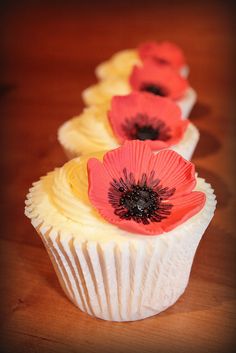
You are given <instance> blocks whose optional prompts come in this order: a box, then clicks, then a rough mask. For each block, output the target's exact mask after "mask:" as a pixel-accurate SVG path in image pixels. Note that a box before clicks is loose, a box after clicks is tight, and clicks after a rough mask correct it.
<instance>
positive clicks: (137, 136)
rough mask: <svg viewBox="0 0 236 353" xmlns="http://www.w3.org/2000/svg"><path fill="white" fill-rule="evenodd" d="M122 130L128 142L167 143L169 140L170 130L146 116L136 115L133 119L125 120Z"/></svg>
mask: <svg viewBox="0 0 236 353" xmlns="http://www.w3.org/2000/svg"><path fill="white" fill-rule="evenodd" d="M122 129H123V131H124V134H125V136H126V138H127V139H129V140H142V141H145V140H153V141H155V140H161V141H167V140H169V139H170V138H171V134H170V132H171V129H170V127H169V126H167V125H166V124H165V122H164V121H162V120H160V119H158V118H156V117H149V116H148V115H146V114H137V115H136V116H135V117H132V118H127V119H126V120H125V122H124V123H123V125H122Z"/></svg>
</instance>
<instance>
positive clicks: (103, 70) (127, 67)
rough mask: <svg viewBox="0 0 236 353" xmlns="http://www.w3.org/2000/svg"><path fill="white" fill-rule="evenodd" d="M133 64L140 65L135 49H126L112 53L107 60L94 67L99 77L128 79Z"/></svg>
mask: <svg viewBox="0 0 236 353" xmlns="http://www.w3.org/2000/svg"><path fill="white" fill-rule="evenodd" d="M134 65H141V60H140V59H139V56H138V52H137V50H134V49H127V50H122V51H119V52H117V53H116V54H114V55H113V56H112V57H111V58H110V59H109V60H107V61H105V62H103V63H101V64H100V65H98V66H97V67H96V70H95V73H96V76H97V77H98V78H99V79H102V80H103V79H107V78H112V77H114V78H116V77H121V78H125V79H128V77H129V75H130V73H131V71H132V69H133V67H134Z"/></svg>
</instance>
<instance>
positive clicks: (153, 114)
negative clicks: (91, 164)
mask: <svg viewBox="0 0 236 353" xmlns="http://www.w3.org/2000/svg"><path fill="white" fill-rule="evenodd" d="M58 140H59V142H60V143H61V145H62V147H63V149H64V151H65V153H66V155H67V156H68V157H69V158H73V157H77V156H80V155H84V154H87V153H93V152H97V151H100V150H110V149H113V148H115V147H118V146H120V145H122V144H123V143H124V142H125V141H126V140H142V141H145V143H147V144H148V145H149V146H150V148H151V149H152V151H154V152H157V151H160V150H161V149H167V148H168V149H172V150H175V151H176V152H178V153H179V154H180V155H182V156H183V157H184V158H185V159H187V160H190V159H191V157H192V154H193V152H194V150H195V147H196V145H197V142H198V140H199V132H198V130H197V128H196V127H195V126H194V125H193V124H192V123H190V122H189V120H183V119H182V116H181V110H180V108H179V107H178V106H177V105H176V104H175V103H174V102H173V101H171V100H170V99H168V98H163V97H159V96H155V95H152V94H148V93H146V92H138V91H137V92H133V93H130V94H128V95H125V96H114V97H113V98H112V100H111V104H110V109H109V108H108V105H107V104H103V105H98V106H91V107H89V108H86V109H85V110H84V111H83V113H82V114H81V115H80V116H78V117H75V118H73V119H71V120H69V121H67V122H65V123H64V124H63V125H62V126H61V127H60V128H59V131H58Z"/></svg>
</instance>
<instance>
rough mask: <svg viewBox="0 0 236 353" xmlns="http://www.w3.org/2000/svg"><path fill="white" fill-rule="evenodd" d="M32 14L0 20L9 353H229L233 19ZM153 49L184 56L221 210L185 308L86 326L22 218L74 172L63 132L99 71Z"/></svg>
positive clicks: (22, 9)
mask: <svg viewBox="0 0 236 353" xmlns="http://www.w3.org/2000/svg"><path fill="white" fill-rule="evenodd" d="M85 2H86V1H85ZM32 3H33V2H31V5H24V4H23V3H21V2H18V3H15V5H14V3H13V4H12V3H11V5H9V4H8V5H5V7H4V8H3V11H2V19H1V26H2V27H3V41H2V47H3V56H2V59H1V60H2V65H1V68H2V75H1V87H0V93H1V123H2V129H1V144H2V148H3V149H2V156H1V163H2V164H1V187H2V191H3V195H4V199H3V202H2V203H1V219H2V221H1V227H2V229H1V240H0V241H1V254H2V256H1V265H0V266H1V279H0V285H1V293H2V294H1V296H2V297H1V298H2V301H1V304H2V305H1V325H2V328H1V334H2V336H3V338H2V347H4V348H5V350H4V352H14V353H15V352H16V353H17V352H21V353H25V352H27V353H28V352H29V353H31V352H85V353H86V352H114V353H116V352H144V353H145V352H168V353H169V352H179V353H182V352H184V353H185V352H186V353H187V352H188V353H189V352H192V353H195V352H198V353H201V352H216V353H219V352H229V351H230V350H231V349H232V347H233V343H234V335H235V279H234V278H235V276H234V269H235V258H236V256H235V255H236V254H235V232H234V228H233V221H232V219H233V212H234V211H235V203H234V195H235V186H234V180H233V173H234V172H235V169H234V163H233V157H234V149H233V147H234V146H233V142H234V138H235V131H234V126H233V119H231V118H235V117H234V116H233V111H234V107H233V89H232V88H233V72H234V71H235V67H234V66H233V65H234V62H233V51H234V48H233V45H234V44H233V40H234V38H233V29H234V28H233V17H232V15H231V13H232V8H231V7H230V6H228V5H227V2H226V4H224V3H223V2H208V1H205V2H202V1H198V2H196V3H191V2H184V1H182V2H178V3H174V4H173V5H170V2H168V1H163V2H161V3H158V2H157V1H152V2H151V1H149V0H145V1H143V2H141V1H130V2H128V1H127V4H126V5H125V4H124V2H122V1H120V2H118V1H117V3H115V2H111V1H110V2H109V1H107V2H106V4H105V2H104V3H103V4H101V3H100V4H96V3H95V2H90V4H88V5H86V4H83V5H81V4H80V1H74V2H73V1H68V2H63V1H57V2H43V3H42V2H41V4H40V2H38V3H39V4H38V5H36V4H37V2H35V3H36V4H34V5H32ZM53 3H54V5H53ZM128 3H129V5H128ZM50 4H51V5H50ZM147 39H155V40H163V39H168V40H171V41H174V42H176V43H178V44H179V45H180V46H181V47H182V48H183V50H184V52H185V53H186V56H187V59H188V62H189V65H190V67H191V75H190V82H191V84H192V86H193V87H194V88H195V89H196V90H197V92H198V103H197V104H196V106H195V108H194V110H193V112H192V114H191V120H192V122H193V123H194V124H196V126H197V127H198V128H199V129H200V133H201V140H200V142H199V144H198V147H197V150H196V153H195V155H194V162H195V164H196V166H197V170H198V172H199V175H200V176H203V177H205V178H206V179H207V181H209V182H210V183H212V185H213V187H214V188H215V191H216V194H217V199H218V207H217V211H216V214H215V217H214V219H213V221H212V222H211V224H210V226H209V228H208V230H207V231H206V233H205V235H204V237H203V239H202V241H201V243H200V246H199V248H198V250H197V254H196V256H195V259H194V263H193V268H192V272H191V278H190V282H189V285H188V287H187V289H186V292H185V293H184V295H183V296H182V297H181V298H180V299H179V301H178V302H177V303H176V304H175V305H174V306H173V307H171V308H170V309H168V310H166V311H165V312H163V313H161V314H159V315H158V316H155V317H152V318H149V319H146V320H143V321H138V322H133V323H112V322H105V321H102V320H99V319H95V318H91V317H89V316H88V315H86V314H84V313H82V312H81V311H80V310H79V309H77V308H76V307H75V306H73V304H71V303H70V302H69V301H68V299H67V298H66V297H65V295H64V293H63V292H62V290H61V288H60V286H59V283H58V281H57V278H56V275H55V274H54V270H53V268H52V265H51V263H50V261H49V258H48V256H47V254H46V251H45V249H44V247H43V244H42V243H41V241H40V239H39V237H38V236H37V235H36V232H35V231H34V229H33V227H32V226H31V224H30V222H29V220H28V219H27V218H26V217H25V216H24V213H23V209H24V199H25V195H26V193H27V190H28V188H29V187H30V185H31V183H32V182H33V181H36V180H37V179H38V178H39V177H40V176H41V175H44V174H45V173H46V172H47V171H49V170H52V169H53V168H54V167H55V166H60V165H62V164H63V163H64V162H65V161H66V159H65V156H64V155H63V152H62V150H61V148H60V146H59V144H58V142H57V137H56V132H57V128H58V127H59V125H60V124H61V123H62V122H63V121H65V120H67V119H68V118H70V117H72V116H73V115H75V114H78V113H79V112H80V111H81V109H82V107H83V104H82V100H81V91H82V90H83V89H84V88H85V87H87V86H89V85H90V84H92V83H94V82H95V76H94V68H95V66H96V65H97V64H98V63H99V62H101V61H103V60H104V59H107V58H108V57H109V56H111V55H112V54H113V53H114V52H116V51H118V50H121V49H124V48H133V47H135V46H137V44H138V43H140V42H142V41H145V40H147ZM233 169H234V170H233Z"/></svg>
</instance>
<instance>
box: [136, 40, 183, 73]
mask: <svg viewBox="0 0 236 353" xmlns="http://www.w3.org/2000/svg"><path fill="white" fill-rule="evenodd" d="M138 53H139V56H140V58H141V59H142V60H146V59H152V60H154V61H156V62H157V63H158V64H159V65H160V64H163V65H165V64H166V65H171V66H172V67H174V68H176V69H180V68H181V67H183V66H184V65H186V61H185V57H184V54H183V52H182V50H181V49H180V48H179V47H178V46H177V45H175V44H173V43H170V42H162V43H155V42H147V43H143V44H141V45H140V46H139V48H138Z"/></svg>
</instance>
